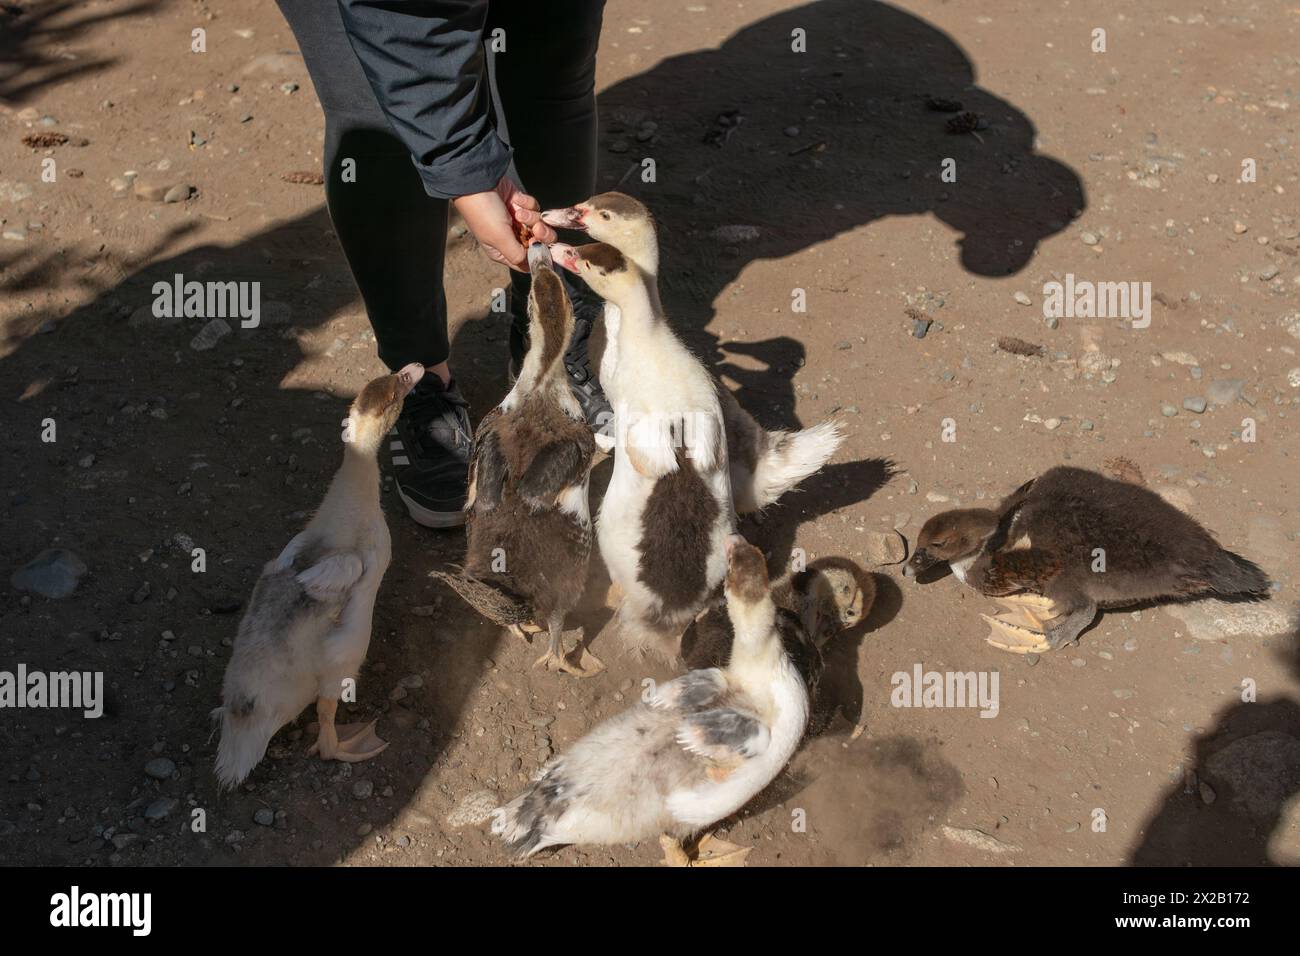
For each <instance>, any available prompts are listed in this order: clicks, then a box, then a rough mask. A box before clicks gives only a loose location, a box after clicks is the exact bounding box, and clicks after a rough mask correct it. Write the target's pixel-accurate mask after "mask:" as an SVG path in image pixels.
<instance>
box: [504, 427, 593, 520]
mask: <svg viewBox="0 0 1300 956" xmlns="http://www.w3.org/2000/svg"><path fill="white" fill-rule="evenodd" d="M595 452H596V441H595V439H594V438H593V437H592V435H591V431H590V430H589V429H587V428H585V427H584V428H583V429H582V431H581V432H580V433H575V435H574V437H573V438H566V439H562V440H559V441H552V442H548V443H547V444H545V445H543V446H542V447H541V448H540V449H538V451H537V454H535V455H533V460H532V461H531V462H529V463H528V467H527V468H526V469H524V473H523V474H522V475H520V476H519V484H518V485H517V486H516V490H517V491H518V492H519V497H521V498H523V499H524V501H526V502H528V505H529V506H530V507H531V508H533V509H534V510H537V509H541V508H548V507H550V506H551V505H553V504H555V499H556V498H558V497H559V496H560V494H561V493H563V492H564V491H565V490H566V489H568V488H571V487H573V486H575V485H580V484H581V483H582V482H583V480H584V479H585V478H586V477H587V471H588V469H590V468H591V459H592V456H593V455H594V454H595Z"/></svg>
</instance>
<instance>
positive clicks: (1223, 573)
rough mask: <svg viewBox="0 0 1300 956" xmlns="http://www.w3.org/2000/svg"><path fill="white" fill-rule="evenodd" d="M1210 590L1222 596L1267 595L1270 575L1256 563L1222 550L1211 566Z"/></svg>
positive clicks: (1224, 549)
mask: <svg viewBox="0 0 1300 956" xmlns="http://www.w3.org/2000/svg"><path fill="white" fill-rule="evenodd" d="M1209 581H1210V588H1211V589H1212V590H1214V591H1217V592H1219V593H1220V594H1265V593H1267V591H1268V588H1269V580H1268V575H1267V574H1266V573H1265V572H1264V569H1263V568H1261V567H1260V566H1259V565H1258V564H1256V563H1255V562H1254V561H1251V560H1249V559H1247V558H1243V557H1242V556H1241V555H1239V554H1234V553H1233V552H1231V551H1228V550H1227V549H1226V548H1220V549H1219V553H1218V554H1216V555H1215V556H1214V560H1213V561H1212V562H1211V564H1210V573H1209Z"/></svg>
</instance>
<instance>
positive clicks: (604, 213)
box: [600, 209, 609, 220]
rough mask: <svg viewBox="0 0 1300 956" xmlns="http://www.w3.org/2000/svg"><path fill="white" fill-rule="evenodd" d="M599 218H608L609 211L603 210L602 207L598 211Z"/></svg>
mask: <svg viewBox="0 0 1300 956" xmlns="http://www.w3.org/2000/svg"><path fill="white" fill-rule="evenodd" d="M600 218H601V219H605V220H608V219H609V213H607V212H605V210H603V209H602V210H601V211H600Z"/></svg>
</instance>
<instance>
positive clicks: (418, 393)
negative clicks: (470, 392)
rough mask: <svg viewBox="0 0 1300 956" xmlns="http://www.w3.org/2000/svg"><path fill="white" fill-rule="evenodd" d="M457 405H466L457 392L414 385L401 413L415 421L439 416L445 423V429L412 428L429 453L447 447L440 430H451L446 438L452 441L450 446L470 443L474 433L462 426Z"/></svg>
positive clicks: (465, 446)
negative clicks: (452, 443)
mask: <svg viewBox="0 0 1300 956" xmlns="http://www.w3.org/2000/svg"><path fill="white" fill-rule="evenodd" d="M458 408H466V409H467V408H469V402H467V401H466V400H465V398H464V396H463V395H461V394H459V392H451V391H438V390H437V389H436V388H418V387H417V388H416V389H415V390H414V391H412V392H411V393H410V394H409V395H407V396H406V404H405V405H404V406H403V408H402V412H403V414H404V415H405V416H407V417H408V418H409V419H411V420H412V421H415V422H429V421H433V420H434V419H441V420H442V421H443V422H445V423H446V425H447V428H446V429H435V428H429V427H420V428H417V429H415V432H416V436H417V438H418V440H419V442H420V446H421V448H423V449H424V450H425V451H426V452H429V451H436V450H439V449H442V448H447V447H448V446H447V444H446V439H445V438H443V437H442V435H441V434H440V433H442V432H447V431H449V432H450V434H449V435H448V436H446V437H449V438H450V439H451V440H452V441H453V442H454V445H453V446H451V447H453V448H454V449H460V448H468V447H469V446H470V444H471V443H472V442H473V440H474V438H473V436H472V435H470V434H468V433H467V432H466V431H465V429H464V428H463V427H462V426H461V417H460V415H458V414H457V413H456V409H458Z"/></svg>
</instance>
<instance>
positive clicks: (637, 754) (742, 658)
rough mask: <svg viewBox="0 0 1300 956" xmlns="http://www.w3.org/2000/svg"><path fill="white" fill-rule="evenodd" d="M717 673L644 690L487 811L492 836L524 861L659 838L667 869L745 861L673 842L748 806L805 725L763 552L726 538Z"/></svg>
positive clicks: (739, 853)
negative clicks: (724, 653) (722, 650)
mask: <svg viewBox="0 0 1300 956" xmlns="http://www.w3.org/2000/svg"><path fill="white" fill-rule="evenodd" d="M726 551H727V561H728V569H727V581H726V589H725V590H726V598H727V613H728V615H729V616H730V618H731V624H732V629H733V631H734V635H735V637H734V641H733V643H732V648H731V659H730V661H729V663H728V664H727V666H726V667H723V668H709V669H707V670H696V671H691V672H690V673H688V674H686V675H685V676H683V677H679V678H677V679H676V680H673V681H669V682H668V683H666V684H662V685H660V686H659V687H657V688H655V689H654V690H653V691H650V692H649V693H648V694H647V696H646V699H645V701H644V702H642V703H639V704H637V705H636V706H635V707H632V708H631V709H629V710H626V711H624V712H623V713H621V714H618V715H616V716H614V717H611V718H610V719H608V720H606V721H605V722H604V723H602V724H600V725H599V726H597V727H596V728H595V729H594V730H592V731H591V732H590V733H589V734H587V735H586V736H585V737H583V738H582V739H581V740H579V741H578V742H577V743H576V744H574V745H573V746H572V747H570V748H569V749H568V750H567V751H566V752H565V753H563V754H561V755H559V756H558V757H556V758H554V759H553V760H551V761H550V762H549V763H548V764H547V765H546V766H545V767H543V768H542V771H541V774H540V775H539V777H538V779H537V780H536V782H534V783H533V785H532V786H531V787H529V788H528V789H527V790H525V791H524V792H523V793H522V794H520V795H519V796H518V797H516V798H515V799H514V800H512V801H511V802H510V803H508V804H507V805H506V806H504V807H501V808H499V809H498V810H497V811H496V812H495V813H494V818H493V823H492V832H493V833H496V834H498V835H499V836H501V837H502V838H503V839H504V840H505V841H506V843H507V845H508V846H509V847H510V849H512V850H514V851H515V852H516V853H518V854H520V855H521V856H530V855H532V854H533V853H536V852H537V851H538V850H541V849H543V848H544V847H548V846H556V845H560V844H568V843H579V844H592V843H596V844H617V843H629V842H633V841H639V840H645V839H650V838H652V837H654V836H656V835H659V836H660V840H661V843H662V844H663V847H664V855H665V862H667V863H669V864H670V865H677V866H685V865H691V864H692V863H695V864H709V865H743V863H744V859H745V856H746V855H747V854H748V852H749V848H747V847H746V848H741V847H736V846H733V845H731V844H728V843H725V842H724V841H721V840H717V839H714V838H711V837H706V838H704V839H702V840H700V841H699V846H698V853H699V855H698V857H697V858H696V859H695V860H692V859H691V856H690V854H689V853H688V851H687V850H686V848H685V847H684V846H683V844H682V841H683V840H686V839H688V838H689V837H691V836H692V835H694V834H696V833H699V832H700V831H702V830H704V829H706V828H707V827H709V826H711V825H712V824H714V823H717V822H718V821H719V820H723V819H725V818H727V817H728V816H730V815H731V814H733V813H735V812H736V811H737V810H739V809H740V808H741V807H743V806H744V805H745V804H746V803H748V802H749V801H750V800H751V799H752V798H753V797H754V796H755V795H756V794H758V793H759V792H760V791H761V790H762V789H763V788H764V787H766V786H767V785H768V784H769V783H771V782H772V780H773V779H775V777H776V776H777V775H778V774H779V773H780V772H781V770H782V769H783V768H784V767H785V765H786V763H787V761H789V759H790V757H791V756H792V755H793V754H794V752H795V749H796V748H797V747H798V745H799V742H800V740H801V738H802V737H803V734H804V728H805V727H806V725H807V722H808V691H807V689H806V687H805V684H804V679H803V678H802V677H801V676H800V674H799V672H798V670H797V669H796V668H795V666H794V664H793V663H792V662H791V660H790V658H789V657H788V656H787V654H786V652H785V650H784V649H783V647H782V636H781V630H780V628H779V627H778V625H777V609H776V605H775V604H774V603H773V601H772V594H771V590H770V588H769V586H768V578H767V568H766V565H765V564H764V561H763V555H762V553H761V552H760V551H759V550H758V549H757V548H755V547H753V546H751V545H749V544H748V543H747V542H746V541H745V540H744V538H741V537H740V536H739V535H734V536H732V537H731V538H729V539H728V541H727V546H726Z"/></svg>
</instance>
